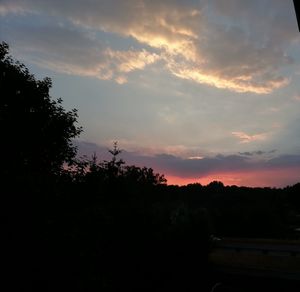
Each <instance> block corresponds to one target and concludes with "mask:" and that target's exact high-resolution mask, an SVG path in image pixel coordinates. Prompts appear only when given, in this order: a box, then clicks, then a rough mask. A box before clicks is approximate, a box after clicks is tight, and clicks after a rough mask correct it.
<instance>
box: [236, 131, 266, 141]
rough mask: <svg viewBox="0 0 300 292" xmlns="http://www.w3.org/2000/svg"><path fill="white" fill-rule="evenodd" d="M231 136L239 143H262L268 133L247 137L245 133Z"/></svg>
mask: <svg viewBox="0 0 300 292" xmlns="http://www.w3.org/2000/svg"><path fill="white" fill-rule="evenodd" d="M231 134H232V135H234V136H235V137H237V138H239V139H240V143H250V142H254V141H264V140H266V139H267V136H268V133H260V134H254V135H249V134H246V133H245V132H232V133H231Z"/></svg>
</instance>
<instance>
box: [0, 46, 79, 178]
mask: <svg viewBox="0 0 300 292" xmlns="http://www.w3.org/2000/svg"><path fill="white" fill-rule="evenodd" d="M0 72H1V73H0V91H1V99H0V132H1V144H0V153H1V166H2V167H1V171H2V172H4V173H11V172H15V173H16V172H23V173H24V172H27V173H28V172H35V173H37V172H38V173H58V172H59V171H60V170H61V169H62V166H63V163H64V162H70V161H71V160H72V159H73V158H74V156H75V154H76V148H75V147H74V146H73V145H72V139H73V138H75V137H77V136H78V135H79V134H80V132H81V128H80V127H77V126H76V125H75V123H76V121H77V111H76V110H75V109H73V110H71V111H65V110H64V108H63V107H62V105H61V104H62V100H61V99H58V100H53V99H52V98H51V96H50V95H49V90H50V88H51V85H52V82H51V79H50V78H45V79H43V80H37V79H35V77H34V75H32V74H30V73H29V71H28V69H27V68H26V67H25V65H24V64H21V63H20V62H18V61H14V60H13V59H12V58H11V56H10V55H9V46H8V45H7V44H6V43H5V42H2V43H1V44H0Z"/></svg>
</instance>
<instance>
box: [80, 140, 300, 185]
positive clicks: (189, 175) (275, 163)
mask: <svg viewBox="0 0 300 292" xmlns="http://www.w3.org/2000/svg"><path fill="white" fill-rule="evenodd" d="M75 143H76V145H77V146H78V149H79V156H81V155H83V154H86V155H88V156H91V155H92V154H93V153H96V154H97V156H98V158H99V160H109V159H110V155H109V153H108V148H107V147H104V146H99V145H97V144H94V143H89V142H84V141H76V142H75ZM275 153H276V150H270V151H261V150H258V151H252V152H243V153H238V154H233V155H221V154H218V155H214V156H197V157H180V156H177V155H172V154H166V153H158V154H153V155H149V156H147V155H142V154H140V153H139V152H128V151H125V150H124V151H123V152H122V154H121V157H122V158H123V159H124V160H125V161H126V163H127V164H134V165H137V166H141V167H143V166H147V167H152V168H153V169H154V170H155V171H157V172H160V173H163V174H165V175H166V177H167V178H168V177H173V178H174V177H175V178H181V180H182V182H183V183H185V182H186V181H188V180H190V182H197V181H203V180H204V181H206V180H207V178H211V179H213V178H214V177H220V179H222V178H224V179H225V180H226V181H227V182H230V181H232V183H233V184H238V185H248V186H250V185H256V186H266V185H268V186H286V185H288V184H289V183H290V182H295V181H297V180H298V181H300V175H299V173H300V155H275ZM258 174H259V175H258ZM258 176H261V178H259V177H258ZM250 178H251V180H252V181H251V180H250ZM262 178H263V179H262ZM174 182H175V181H174V179H172V180H171V183H174Z"/></svg>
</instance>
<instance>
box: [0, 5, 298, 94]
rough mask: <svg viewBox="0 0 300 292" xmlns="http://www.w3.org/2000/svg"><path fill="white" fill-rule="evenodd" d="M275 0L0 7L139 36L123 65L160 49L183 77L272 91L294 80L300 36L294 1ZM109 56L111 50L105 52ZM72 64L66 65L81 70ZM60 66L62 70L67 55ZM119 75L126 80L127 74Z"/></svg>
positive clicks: (135, 64) (132, 66)
mask: <svg viewBox="0 0 300 292" xmlns="http://www.w3.org/2000/svg"><path fill="white" fill-rule="evenodd" d="M252 2H253V3H252ZM273 2H274V1H251V4H249V3H246V2H245V1H236V0H230V1H228V3H227V1H226V3H225V2H224V1H204V0H203V1H200V2H199V1H184V2H183V1H171V0H168V1H142V0H124V1H116V0H111V1H79V0H73V1H71V0H66V1H58V0H53V1H46V0H39V1H37V0H24V1H19V0H10V1H3V2H2V3H1V5H0V11H4V12H3V14H7V13H9V12H14V11H34V12H35V13H40V14H41V15H42V14H45V15H51V16H56V17H60V18H62V19H67V20H69V21H70V22H72V23H73V25H75V26H76V27H77V28H79V29H82V28H84V29H87V30H92V31H96V32H97V31H102V32H103V31H104V32H109V33H114V34H116V35H119V36H121V37H125V38H127V39H130V38H131V39H134V40H135V41H137V42H138V43H140V44H141V45H142V46H144V50H142V51H140V52H138V53H137V52H136V50H132V51H131V52H128V53H122V54H124V56H127V57H129V58H130V57H132V58H131V60H130V61H128V62H123V61H124V60H125V58H126V57H124V58H123V57H121V56H119V60H120V61H121V62H123V63H121V64H119V65H120V67H118V68H119V70H120V71H121V72H125V71H126V70H127V72H130V71H131V70H136V69H143V68H144V67H145V66H146V65H147V64H152V63H154V62H155V61H156V60H157V59H158V56H160V57H161V58H163V59H164V61H165V67H166V68H167V69H168V70H169V71H170V72H171V73H172V74H174V75H175V76H177V77H178V78H182V79H185V80H190V81H192V82H196V83H199V84H206V85H210V86H213V87H217V88H221V89H224V88H225V89H229V90H232V91H236V92H252V93H257V94H268V93H270V92H272V91H274V90H276V89H278V88H281V87H283V86H285V85H287V84H288V82H289V78H287V77H285V76H284V75H283V73H281V71H282V69H284V68H285V67H286V66H289V65H290V64H292V63H293V59H292V58H291V56H288V55H287V53H286V47H287V45H288V44H289V43H290V42H291V41H294V40H295V35H296V34H295V33H293V29H292V28H293V25H294V22H295V21H292V20H291V15H290V14H291V13H293V10H292V9H293V8H292V6H291V5H283V4H282V1H279V0H276V1H275V2H274V3H273ZM10 7H14V8H10ZM262 12H264V13H262ZM266 12H267V13H266ZM265 14H266V16H265ZM266 19H267V21H266ZM237 20H238V21H239V26H238V25H237V23H238V21H237ZM278 21H279V24H280V25H278ZM275 24H276V25H275ZM250 28H251V29H250ZM57 45H58V46H60V45H61V44H57ZM147 48H152V49H155V50H157V52H156V54H153V53H149V52H148V53H145V52H146V51H148V49H147ZM145 50H146V51H145ZM87 52H89V51H87ZM114 55H115V57H117V55H118V53H117V52H115V53H114ZM110 56H111V54H110V53H109V51H108V53H107V54H106V55H105V57H108V58H109V57H110ZM117 59H118V57H117ZM51 61H52V63H54V61H53V60H51ZM44 65H47V66H49V65H51V62H46V63H45V64H44ZM67 65H69V66H66V68H67V70H66V71H68V72H70V71H74V72H77V73H78V74H82V71H81V70H79V69H78V68H77V67H75V68H73V67H71V66H70V64H68V63H67ZM98 65H99V66H97V67H96V68H93V69H92V70H88V71H87V75H88V76H89V75H93V73H94V72H95V70H96V71H105V70H107V71H108V72H105V73H102V74H100V78H103V79H105V78H107V79H109V78H108V76H110V75H111V74H113V73H111V70H112V69H111V68H110V66H108V67H109V68H108V69H107V68H106V66H104V69H103V68H102V67H101V66H102V64H101V66H100V64H98ZM55 68H56V70H61V69H62V68H63V62H58V63H57V64H56V65H55ZM101 76H102V77H101ZM116 80H123V81H122V82H124V81H125V79H124V78H123V79H121V77H120V76H118V77H116ZM122 82H119V83H122Z"/></svg>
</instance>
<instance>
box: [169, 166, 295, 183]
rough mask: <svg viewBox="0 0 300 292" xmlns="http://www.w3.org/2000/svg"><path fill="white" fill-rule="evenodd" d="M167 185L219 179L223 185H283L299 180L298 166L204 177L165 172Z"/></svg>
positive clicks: (208, 181) (215, 174)
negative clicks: (182, 175)
mask: <svg viewBox="0 0 300 292" xmlns="http://www.w3.org/2000/svg"><path fill="white" fill-rule="evenodd" d="M165 177H166V178H167V180H168V185H179V186H183V185H187V184H190V183H200V184H202V185H207V184H209V183H210V182H212V181H221V182H222V183H223V184H224V185H236V186H247V187H285V186H287V185H293V184H296V183H297V182H299V181H300V167H294V168H283V169H271V170H257V171H243V172H225V173H214V174H210V175H207V176H204V177H187V178H185V177H178V176H174V175H168V174H165Z"/></svg>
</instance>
